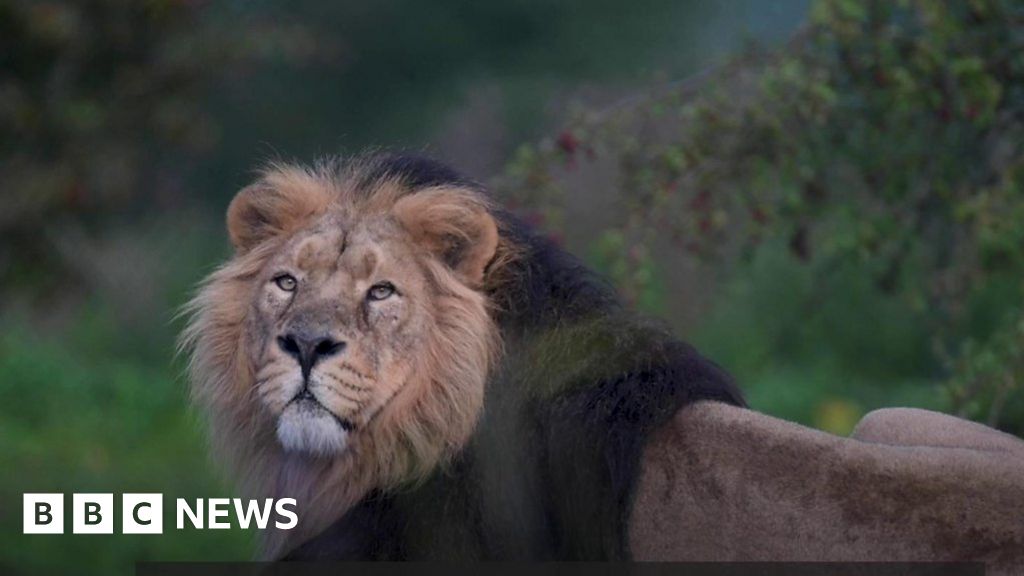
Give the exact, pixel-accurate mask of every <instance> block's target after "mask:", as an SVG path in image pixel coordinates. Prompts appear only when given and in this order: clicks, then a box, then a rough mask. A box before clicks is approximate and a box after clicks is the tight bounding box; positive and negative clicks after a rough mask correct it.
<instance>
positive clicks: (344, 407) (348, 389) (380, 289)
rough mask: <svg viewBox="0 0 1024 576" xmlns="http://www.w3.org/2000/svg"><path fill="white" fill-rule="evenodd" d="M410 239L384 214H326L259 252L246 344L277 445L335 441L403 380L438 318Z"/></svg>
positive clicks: (334, 445)
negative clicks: (267, 253)
mask: <svg viewBox="0 0 1024 576" xmlns="http://www.w3.org/2000/svg"><path fill="white" fill-rule="evenodd" d="M413 248H414V247H413V243H412V241H411V238H410V235H409V233H408V232H407V231H406V230H404V229H403V228H402V227H401V226H400V225H399V224H398V223H397V222H396V221H395V220H394V219H393V218H389V217H386V216H374V217H369V218H365V219H359V218H351V217H348V218H346V217H344V216H342V215H339V214H328V215H326V216H323V217H321V218H319V219H318V220H316V221H315V222H313V223H312V224H311V225H310V226H309V227H308V228H307V229H304V230H301V231H299V232H297V233H295V234H294V235H293V236H292V237H291V238H289V239H288V240H287V241H286V242H284V243H283V244H282V246H281V248H280V249H279V251H278V252H277V253H276V254H274V255H273V257H272V258H271V259H270V260H268V262H267V264H266V266H265V267H264V269H263V270H262V272H261V274H260V276H259V285H258V288H257V289H256V290H255V291H254V294H253V301H252V313H251V320H250V322H251V324H252V327H251V329H250V334H251V335H252V336H253V337H254V338H253V340H254V341H253V342H251V344H250V346H249V350H250V361H251V362H252V365H253V373H254V375H255V382H254V386H255V388H256V391H257V393H258V397H259V401H260V402H261V403H262V404H263V406H264V407H265V408H266V409H267V410H268V411H269V413H270V414H271V415H272V417H273V418H274V419H275V421H276V433H277V438H278V440H279V441H280V442H281V445H282V446H283V447H284V448H285V449H287V450H295V451H301V452H309V453H314V454H331V453H336V452H340V451H342V450H344V449H345V447H346V445H347V439H348V437H349V435H350V434H356V433H358V432H359V430H360V429H362V428H365V427H366V426H367V424H368V423H369V422H370V421H371V420H372V419H373V418H374V417H375V416H376V415H377V414H378V413H379V412H380V411H381V409H382V408H384V407H385V406H386V405H387V404H388V402H389V401H390V400H391V399H392V398H394V397H395V396H396V394H398V393H399V392H400V391H401V390H402V389H403V387H405V386H406V384H407V383H408V381H409V379H410V375H411V373H412V371H413V370H414V369H416V367H417V362H416V359H417V358H419V357H421V356H423V355H424V354H425V353H426V352H427V350H426V349H425V347H424V344H425V343H426V342H428V341H429V340H430V339H431V337H432V335H431V332H432V331H435V330H437V322H438V319H437V318H436V317H435V313H436V311H437V309H438V306H437V303H436V302H435V298H436V296H437V295H436V294H435V292H434V289H433V287H432V286H431V285H430V284H429V283H428V281H427V277H426V275H425V273H424V270H423V269H422V268H421V265H420V263H419V262H418V260H417V254H416V253H415V251H414V249H413Z"/></svg>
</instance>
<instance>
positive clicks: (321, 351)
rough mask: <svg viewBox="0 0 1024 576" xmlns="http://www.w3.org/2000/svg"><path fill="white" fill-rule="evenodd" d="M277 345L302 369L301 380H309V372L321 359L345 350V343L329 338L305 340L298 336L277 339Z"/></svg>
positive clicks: (289, 335) (286, 335)
mask: <svg viewBox="0 0 1024 576" xmlns="http://www.w3.org/2000/svg"><path fill="white" fill-rule="evenodd" d="M277 345H278V346H280V347H281V350H284V352H285V353H286V354H288V355H289V356H291V357H292V358H295V359H296V360H298V362H299V366H300V367H301V368H302V379H303V380H308V379H309V372H310V370H312V369H313V365H315V364H316V363H317V362H318V361H319V360H320V359H321V358H325V357H327V356H331V355H334V354H337V353H338V352H341V351H342V350H344V349H345V343H344V342H340V341H338V340H335V339H333V338H331V337H329V336H323V337H319V338H317V337H314V338H306V337H303V336H300V335H298V334H294V333H292V334H285V335H284V336H278V337H277Z"/></svg>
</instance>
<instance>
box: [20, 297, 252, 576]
mask: <svg viewBox="0 0 1024 576" xmlns="http://www.w3.org/2000/svg"><path fill="white" fill-rule="evenodd" d="M112 317H113V314H112V312H111V311H110V310H105V309H102V308H100V309H95V310H92V311H91V313H89V311H86V312H85V313H83V314H82V316H80V317H79V318H76V319H75V320H74V321H73V325H72V326H71V327H70V328H71V329H70V330H69V331H68V336H61V337H39V336H36V335H35V333H36V332H37V330H34V329H33V327H31V326H30V325H28V324H27V323H25V321H24V320H18V319H14V320H12V319H8V321H7V322H6V323H5V328H6V330H5V332H4V334H2V335H0V374H3V380H4V382H3V384H4V385H3V386H2V387H0V452H2V453H3V454H4V470H5V474H4V475H3V480H2V481H0V502H2V503H3V509H2V510H0V519H2V520H0V529H2V530H3V532H4V534H6V536H5V537H4V538H3V539H0V559H2V560H0V570H2V571H4V572H5V573H14V572H16V571H18V572H22V571H24V572H32V573H82V574H84V573H97V574H100V573H105V574H111V573H122V574H124V573H130V572H131V570H132V565H131V563H132V562H133V561H135V560H174V559H177V560H198V559H201V558H202V559H207V560H229V559H239V558H247V557H250V556H251V554H252V552H251V551H252V544H251V539H252V538H251V534H248V533H246V532H244V531H241V530H225V531H203V532H197V531H193V530H188V529H186V530H181V531H178V530H175V529H174V527H173V521H174V519H173V514H174V508H173V501H174V500H173V498H176V497H182V498H196V497H203V498H208V497H211V496H218V495H221V496H233V495H234V494H233V493H232V492H230V491H229V489H228V485H227V484H226V483H225V482H223V481H222V479H221V478H218V477H217V475H216V474H215V472H214V470H215V467H214V466H213V465H212V463H211V462H209V460H208V458H207V456H206V449H205V442H204V440H203V438H202V434H201V433H200V430H201V427H200V426H199V425H198V418H197V417H196V415H195V414H193V413H192V412H191V411H189V410H188V409H187V402H186V391H185V386H184V383H183V382H182V381H181V379H180V378H178V377H176V376H175V374H178V373H180V366H174V367H172V365H171V358H170V351H169V350H165V351H164V353H163V355H162V359H161V360H160V361H154V360H152V359H149V358H139V357H138V356H136V355H132V354H129V353H124V351H125V350H126V349H131V347H132V342H131V340H132V335H131V334H124V333H119V332H118V331H117V329H116V325H115V324H114V323H112V322H111V321H110V318H112ZM90 491H92V492H103V493H108V492H113V493H114V494H115V508H116V509H117V513H118V514H119V513H120V508H119V504H117V502H118V500H119V498H120V496H119V495H120V494H121V493H124V492H159V493H164V494H165V495H166V497H167V498H168V499H167V500H165V508H164V514H165V516H166V515H168V514H170V515H171V516H170V520H169V522H170V523H169V524H166V526H165V532H164V534H163V535H161V536H158V537H153V536H145V535H141V536H127V535H120V536H111V537H107V538H106V539H104V541H103V545H102V546H97V545H96V542H97V540H96V537H95V536H93V537H90V536H88V535H73V534H70V533H65V534H63V535H54V536H45V537H39V536H24V535H21V524H20V522H21V509H20V505H21V494H23V493H26V492H63V493H65V494H68V496H66V498H67V500H66V501H65V507H67V506H70V495H69V494H71V493H73V492H90ZM66 510H67V508H66ZM66 513H68V512H66ZM65 521H66V522H68V524H67V526H68V527H69V526H70V520H69V519H66V520H65ZM165 521H166V520H165ZM119 525H120V522H119V521H115V526H119ZM168 528H169V529H168ZM66 530H67V532H70V529H69V528H66ZM57 550H59V551H60V553H59V554H55V553H54V552H55V551H57ZM16 568H17V570H16Z"/></svg>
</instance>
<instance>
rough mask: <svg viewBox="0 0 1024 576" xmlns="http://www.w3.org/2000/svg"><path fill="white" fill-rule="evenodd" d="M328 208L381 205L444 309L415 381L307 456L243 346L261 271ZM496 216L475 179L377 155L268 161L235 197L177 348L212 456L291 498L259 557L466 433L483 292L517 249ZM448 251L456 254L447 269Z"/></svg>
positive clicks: (434, 457)
mask: <svg viewBox="0 0 1024 576" xmlns="http://www.w3.org/2000/svg"><path fill="white" fill-rule="evenodd" d="M332 211H337V212H342V213H345V214H347V215H348V216H349V217H354V218H357V219H358V218H363V217H370V216H375V215H381V214H389V215H391V216H393V217H394V218H395V219H396V220H397V221H398V222H400V223H401V225H403V226H404V227H405V228H406V229H407V230H408V231H409V232H410V237H411V238H412V239H413V242H414V243H415V244H416V249H417V250H418V254H420V264H421V266H422V268H423V270H425V273H426V275H427V277H428V278H429V280H430V282H431V283H432V285H433V286H434V287H435V289H436V291H437V293H438V294H439V295H440V296H439V297H438V298H436V299H435V302H436V307H437V309H436V310H435V311H434V312H435V313H434V317H435V318H437V319H439V320H438V321H437V323H436V325H435V326H434V330H433V331H432V332H433V334H432V337H431V339H430V342H429V344H428V346H427V348H426V350H427V352H426V353H425V354H423V355H422V357H420V358H417V359H416V365H417V369H416V371H415V379H414V380H413V381H409V382H408V383H407V384H406V386H405V387H404V388H403V392H402V393H401V394H400V395H398V396H396V397H395V399H394V401H393V402H391V403H390V404H388V406H387V407H386V409H383V410H381V412H380V413H379V414H378V415H377V417H375V418H374V419H372V420H371V421H370V423H369V424H368V425H367V426H366V428H365V429H363V430H360V431H359V434H358V435H357V437H354V439H353V443H352V445H351V447H350V449H348V450H346V451H345V452H344V453H342V454H340V455H339V456H337V457H315V456H310V455H297V454H294V453H288V452H285V451H284V450H283V449H282V448H281V447H280V445H279V444H278V443H277V442H276V440H275V437H274V426H273V423H272V422H271V420H270V417H269V415H268V414H266V413H265V412H264V411H263V410H262V408H261V406H260V404H259V403H258V402H257V401H256V394H255V393H254V389H255V387H254V370H253V367H252V365H251V362H250V358H249V354H248V352H249V350H248V347H249V346H251V345H252V342H253V341H254V338H255V336H256V335H255V334H253V333H252V332H253V331H254V330H258V329H259V328H258V326H256V325H255V324H254V322H253V321H252V320H251V318H250V306H251V302H252V301H253V298H254V294H255V292H254V291H255V290H256V289H257V285H258V278H259V276H260V274H261V271H262V270H263V269H264V267H265V266H266V264H267V262H268V260H269V259H270V258H272V257H273V256H274V254H275V253H276V252H277V251H278V250H279V249H280V248H281V246H282V243H283V242H284V241H285V240H286V239H287V238H288V237H289V236H290V235H292V234H294V233H296V232H298V231H300V230H302V229H304V227H306V226H307V225H308V224H309V223H310V222H311V221H313V220H314V219H315V218H318V217H320V216H323V215H325V214H327V213H329V212H332ZM491 214H492V207H491V205H490V203H489V201H488V200H487V199H486V198H485V197H484V196H483V195H482V194H481V193H480V192H479V191H478V190H477V189H475V188H474V187H472V186H454V185H439V186H428V187H425V188H419V189H415V188H414V187H413V186H411V185H410V184H409V183H408V182H406V181H404V180H403V178H402V177H401V175H396V174H390V173H387V172H386V171H385V172H382V170H381V165H380V164H379V163H378V162H377V161H374V160H360V161H354V162H338V161H329V162H322V163H320V164H317V165H316V166H313V167H310V168H304V167H298V166H291V165H281V164H275V165H271V166H269V167H267V168H266V169H264V170H263V171H262V172H261V174H260V176H259V178H258V179H257V181H256V182H255V183H254V184H252V185H250V186H249V187H247V188H246V189H244V190H243V191H242V192H240V193H239V195H238V196H237V197H236V198H235V200H234V201H233V202H232V203H231V206H230V207H229V210H228V228H229V233H230V236H231V241H232V243H233V245H234V246H235V249H236V253H235V255H234V256H233V257H232V258H231V259H230V260H229V261H228V262H227V263H225V264H224V265H223V266H221V267H220V268H219V269H217V270H216V271H215V272H213V273H212V274H211V275H210V276H209V277H208V278H206V279H205V281H204V282H203V283H202V284H201V286H200V288H199V290H198V292H197V294H196V295H195V297H194V298H193V299H192V300H191V301H190V302H189V303H188V304H187V305H186V307H185V313H186V314H188V316H189V322H188V326H187V328H186V329H185V331H184V333H183V335H182V338H181V341H180V348H181V349H182V350H183V351H186V352H187V353H188V354H189V355H190V363H189V372H190V381H191V393H192V397H193V399H194V401H195V403H197V404H198V405H199V406H200V407H201V409H202V410H203V411H204V412H205V415H206V417H207V420H208V423H209V431H210V435H211V439H212V443H213V446H214V450H215V454H216V455H217V457H218V458H219V459H220V460H221V461H223V462H224V463H225V464H226V465H227V466H229V468H230V470H231V471H232V472H233V474H234V476H235V477H236V478H238V479H241V482H242V488H243V490H244V491H245V492H246V493H247V494H248V495H250V496H252V497H259V498H267V497H275V498H280V497H293V498H296V499H297V500H298V503H299V509H298V513H299V525H298V527H297V528H296V529H294V530H291V531H288V532H283V531H279V532H274V531H271V532H269V535H268V538H267V539H266V541H265V542H264V546H263V548H264V550H263V556H265V557H268V558H273V557H279V556H280V555H282V554H283V553H285V552H287V551H288V549H289V548H291V547H293V546H295V545H296V544H298V543H300V542H302V541H303V540H305V539H307V538H310V537H312V536H314V535H315V534H317V533H319V532H320V531H322V530H323V529H325V528H326V527H327V526H328V525H329V524H330V523H331V522H332V521H333V520H334V519H336V518H337V517H338V516H340V515H341V514H343V513H344V511H345V510H347V509H348V508H349V507H351V506H352V504H354V503H355V502H356V501H357V500H358V499H360V498H361V497H363V496H364V495H365V494H366V493H367V492H368V491H370V490H373V489H378V488H381V489H386V488H393V487H396V486H400V485H404V484H406V483H415V482H417V481H419V480H421V479H422V478H424V477H425V476H426V475H427V474H429V473H430V472H431V471H433V470H435V469H436V468H437V467H438V466H443V465H444V463H445V462H446V460H447V459H448V458H450V457H451V456H452V455H453V454H455V453H456V452H457V451H458V450H459V449H460V448H461V447H462V446H463V445H464V444H465V442H466V441H467V440H468V438H469V436H470V434H471V432H472V431H473V429H474V427H475V425H476V422H477V420H478V418H479V415H480V412H481V409H482V403H483V395H484V385H485V382H486V381H487V378H488V374H489V372H490V370H491V368H492V366H493V365H494V363H495V361H496V358H497V356H498V354H499V350H500V337H499V332H498V328H497V326H496V324H495V322H494V320H493V310H492V309H491V307H492V303H491V302H490V300H489V298H488V297H487V295H486V294H488V293H489V291H490V290H493V289H494V288H495V286H494V282H496V281H498V280H497V279H500V278H501V276H502V273H501V272H502V269H503V268H504V267H505V266H506V265H507V264H508V263H509V262H511V261H512V260H513V259H514V256H515V254H516V248H515V247H514V246H513V245H512V244H511V242H510V241H509V240H508V239H507V238H506V236H504V235H503V234H501V232H500V230H499V229H498V227H497V226H499V224H497V221H496V220H495V219H494V218H493V217H492V216H491ZM479 223H485V224H486V225H477V224H479ZM453 259H455V260H457V261H459V262H462V263H464V264H463V265H456V266H453V265H452V261H453Z"/></svg>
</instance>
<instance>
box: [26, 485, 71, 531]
mask: <svg viewBox="0 0 1024 576" xmlns="http://www.w3.org/2000/svg"><path fill="white" fill-rule="evenodd" d="M21 517H22V532H23V533H25V534H63V533H64V495H63V494H25V495H24V496H23V497H22V515H21Z"/></svg>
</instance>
